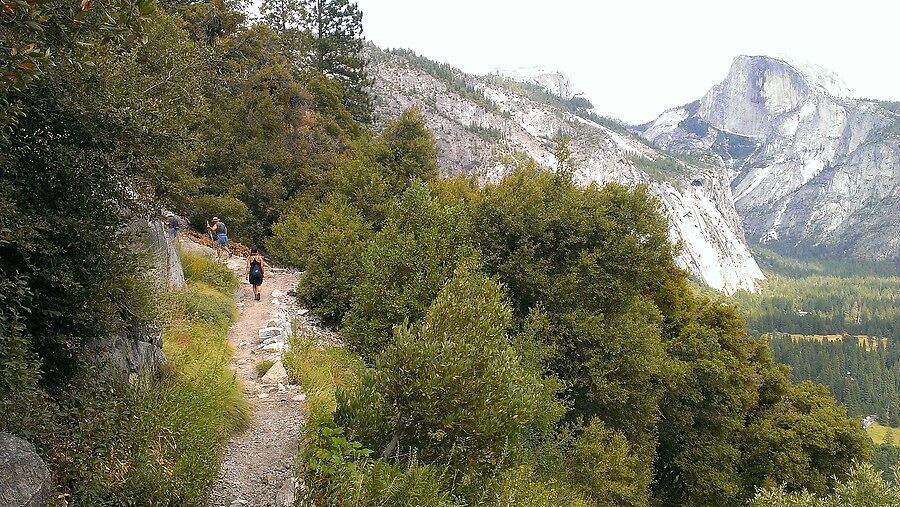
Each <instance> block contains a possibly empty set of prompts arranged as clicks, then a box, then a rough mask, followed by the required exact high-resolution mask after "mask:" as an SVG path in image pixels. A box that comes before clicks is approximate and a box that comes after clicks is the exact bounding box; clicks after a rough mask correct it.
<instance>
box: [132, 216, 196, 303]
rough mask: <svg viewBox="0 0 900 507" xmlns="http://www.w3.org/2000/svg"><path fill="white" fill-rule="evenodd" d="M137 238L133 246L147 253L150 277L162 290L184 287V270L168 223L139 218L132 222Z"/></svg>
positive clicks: (138, 250)
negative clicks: (169, 231)
mask: <svg viewBox="0 0 900 507" xmlns="http://www.w3.org/2000/svg"><path fill="white" fill-rule="evenodd" d="M130 229H131V230H133V231H134V236H135V237H136V238H137V240H136V241H135V242H134V245H133V246H132V247H133V248H134V249H135V250H136V251H137V252H138V253H142V254H146V256H147V260H148V262H149V268H150V275H151V276H150V277H151V279H152V280H153V281H154V283H156V285H157V287H158V288H159V289H162V290H176V289H180V288H182V287H184V284H185V282H184V270H183V269H182V267H181V259H180V258H179V257H178V251H177V250H176V249H175V239H174V238H172V237H171V236H170V235H169V233H168V229H167V227H166V224H164V223H163V222H161V221H159V220H147V219H144V218H139V219H136V220H134V221H133V222H132V223H131V226H130Z"/></svg>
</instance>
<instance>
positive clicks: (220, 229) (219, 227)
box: [207, 217, 228, 260]
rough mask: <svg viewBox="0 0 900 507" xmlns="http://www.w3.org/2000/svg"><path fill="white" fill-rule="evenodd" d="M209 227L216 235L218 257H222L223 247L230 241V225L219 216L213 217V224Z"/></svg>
mask: <svg viewBox="0 0 900 507" xmlns="http://www.w3.org/2000/svg"><path fill="white" fill-rule="evenodd" d="M207 229H208V230H209V232H211V233H213V235H214V236H215V240H214V241H215V248H216V259H217V260H218V259H219V258H221V257H222V249H223V248H225V244H226V243H228V227H225V222H223V221H221V220H219V217H213V219H212V225H208V226H207Z"/></svg>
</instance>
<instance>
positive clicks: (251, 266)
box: [247, 247, 268, 301]
mask: <svg viewBox="0 0 900 507" xmlns="http://www.w3.org/2000/svg"><path fill="white" fill-rule="evenodd" d="M267 267H268V265H266V260H265V259H263V256H262V255H260V253H259V248H255V247H254V248H252V249H251V250H250V255H249V256H248V257H247V281H248V282H250V285H252V286H253V299H255V300H256V301H259V299H260V293H259V286H260V285H262V283H263V278H264V276H265V268H267Z"/></svg>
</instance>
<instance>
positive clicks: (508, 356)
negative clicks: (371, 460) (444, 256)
mask: <svg viewBox="0 0 900 507" xmlns="http://www.w3.org/2000/svg"><path fill="white" fill-rule="evenodd" d="M509 322H510V309H509V306H508V305H507V304H506V302H505V301H504V298H503V292H502V289H501V288H500V286H499V285H498V284H497V282H496V281H494V280H491V279H489V278H486V277H484V276H483V275H481V274H480V273H478V271H477V269H476V268H475V267H474V266H473V265H472V264H471V263H466V264H463V265H462V266H461V267H460V268H458V269H457V271H456V274H455V275H454V276H453V278H452V279H451V280H450V281H449V282H448V283H447V284H446V285H445V287H444V288H443V289H442V290H441V292H440V294H439V295H438V297H437V299H436V300H435V302H434V304H433V305H432V306H431V308H430V309H429V310H428V314H427V316H426V318H425V320H424V322H423V323H422V324H421V325H420V326H417V327H414V328H410V327H404V328H398V330H397V332H396V337H395V341H394V343H393V344H392V345H391V346H389V347H388V348H387V349H386V350H385V352H384V353H383V354H382V355H381V356H380V357H379V359H378V362H377V369H376V385H375V389H376V390H377V391H378V392H379V394H380V395H381V396H383V397H384V399H385V402H386V405H387V406H389V407H390V410H389V412H388V414H389V416H390V417H392V418H393V427H394V430H393V431H392V433H391V434H387V435H384V436H383V437H382V441H385V442H386V441H388V440H389V439H390V438H391V436H392V435H393V436H394V437H395V440H396V441H398V442H399V445H400V446H403V447H404V448H411V449H415V450H416V453H417V454H418V455H419V456H420V457H421V459H422V460H423V461H424V462H426V463H445V464H447V466H448V468H449V471H450V473H451V474H455V475H459V476H460V477H461V476H464V475H468V476H476V477H475V478H474V479H473V480H472V484H469V485H468V488H469V490H468V491H460V494H464V495H467V496H469V497H471V496H472V495H476V494H479V492H480V491H481V485H480V484H478V480H479V478H478V477H477V475H479V474H481V475H483V476H484V477H489V476H490V474H491V472H492V471H494V470H497V469H502V468H503V467H506V466H508V465H509V464H516V463H518V462H520V461H521V460H522V459H523V456H524V454H525V453H524V451H523V448H524V447H525V446H526V445H527V439H528V437H529V435H531V433H532V432H534V431H540V430H541V429H546V428H550V427H552V426H553V425H554V424H555V423H556V422H557V421H558V420H559V418H560V417H561V416H562V408H561V407H560V406H559V405H558V404H557V403H556V401H555V400H554V396H553V395H554V393H553V391H552V386H551V385H550V384H549V383H546V382H544V381H543V379H541V378H540V376H539V375H538V374H537V373H536V372H532V371H529V370H528V369H526V368H524V367H523V366H522V365H521V364H520V362H519V359H518V356H517V354H516V352H515V350H514V349H513V348H512V346H511V345H510V343H509V339H508V338H507V336H506V328H507V326H508V325H509ZM376 450H378V451H381V449H376ZM396 451H397V447H394V448H391V446H387V447H385V448H384V454H386V455H393V453H394V452H396ZM460 488H461V487H460Z"/></svg>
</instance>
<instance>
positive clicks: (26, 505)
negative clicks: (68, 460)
mask: <svg viewBox="0 0 900 507" xmlns="http://www.w3.org/2000/svg"><path fill="white" fill-rule="evenodd" d="M51 487H52V484H51V478H50V470H48V469H47V465H45V464H44V461H43V460H41V457H40V456H38V454H37V451H35V449H34V446H33V445H31V444H29V443H28V442H26V441H25V440H22V439H21V438H19V437H17V436H15V435H11V434H9V433H0V505H2V506H4V507H45V506H46V505H47V502H49V501H50V489H51Z"/></svg>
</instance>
